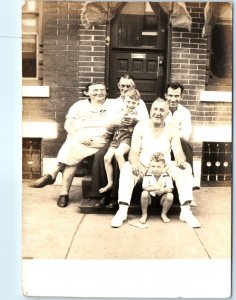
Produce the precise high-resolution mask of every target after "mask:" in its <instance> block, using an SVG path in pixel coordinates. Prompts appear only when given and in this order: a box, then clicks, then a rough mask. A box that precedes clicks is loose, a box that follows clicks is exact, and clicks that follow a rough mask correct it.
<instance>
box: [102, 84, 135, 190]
mask: <svg viewBox="0 0 236 300" xmlns="http://www.w3.org/2000/svg"><path fill="white" fill-rule="evenodd" d="M139 99H140V93H139V91H138V90H136V89H130V90H128V91H127V92H126V93H125V97H124V107H123V109H122V111H121V114H122V115H123V116H124V120H126V118H127V119H129V118H132V119H133V122H132V125H131V126H127V125H125V122H124V123H122V124H121V125H120V126H119V127H114V126H113V125H112V124H111V125H109V126H108V127H107V131H108V133H109V134H110V135H113V139H112V142H111V144H110V147H109V149H108V150H107V153H106V154H105V156H104V163H105V170H106V174H107V185H106V186H105V187H103V188H101V189H100V190H99V193H105V192H106V191H108V190H109V189H111V187H112V185H113V167H112V159H113V157H114V156H115V158H116V160H117V162H118V166H119V169H121V167H122V165H123V164H124V162H125V158H124V155H125V154H126V153H128V152H129V150H130V144H131V137H132V133H133V129H134V126H135V125H136V123H137V122H138V121H139V115H138V112H137V110H136V108H137V106H138V104H139Z"/></svg>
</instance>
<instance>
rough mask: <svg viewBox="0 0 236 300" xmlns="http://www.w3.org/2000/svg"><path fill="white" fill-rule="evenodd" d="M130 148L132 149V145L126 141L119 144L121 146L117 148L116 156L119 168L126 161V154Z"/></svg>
mask: <svg viewBox="0 0 236 300" xmlns="http://www.w3.org/2000/svg"><path fill="white" fill-rule="evenodd" d="M129 150H130V146H129V145H128V144H126V143H121V144H120V145H119V147H118V148H117V149H116V152H115V157H116V160H117V162H118V165H119V169H121V168H122V166H123V164H124V163H125V158H124V155H125V154H126V153H128V152H129Z"/></svg>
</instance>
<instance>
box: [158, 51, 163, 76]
mask: <svg viewBox="0 0 236 300" xmlns="http://www.w3.org/2000/svg"><path fill="white" fill-rule="evenodd" d="M163 66H164V57H163V56H158V57H157V77H158V76H163Z"/></svg>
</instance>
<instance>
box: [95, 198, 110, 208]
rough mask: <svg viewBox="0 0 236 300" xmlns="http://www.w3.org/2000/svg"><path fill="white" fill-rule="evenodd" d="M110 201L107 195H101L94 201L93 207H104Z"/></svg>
mask: <svg viewBox="0 0 236 300" xmlns="http://www.w3.org/2000/svg"><path fill="white" fill-rule="evenodd" d="M109 202H110V199H109V198H107V197H102V198H101V199H100V200H99V201H98V203H96V204H95V205H94V206H95V207H105V206H107V205H108V203H109Z"/></svg>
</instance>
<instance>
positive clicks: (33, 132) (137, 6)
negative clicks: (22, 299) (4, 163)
mask: <svg viewBox="0 0 236 300" xmlns="http://www.w3.org/2000/svg"><path fill="white" fill-rule="evenodd" d="M21 5H22V8H21V13H22V15H21V33H22V49H21V51H22V53H21V54H22V124H21V125H22V200H21V201H22V293H23V295H24V296H38V297H39V296H47V297H50V296H53V297H56V296H61V297H100V298H101V297H102V298H105V297H122V298H128V297H133V298H134V297H138V298H153V297H155V298H167V297H170V298H178V297H182V298H188V297H190V298H228V297H230V295H231V289H232V286H231V280H232V278H231V272H232V234H233V233H232V73H233V60H232V52H233V51H232V49H233V35H232V32H233V29H232V27H233V19H232V18H233V17H232V16H233V8H232V2H213V1H209V2H197V1H194V2H165V1H164V2H163V1H161V2H157V1H151V2H142V1H136V2H133V1H128V2H124V1H120V2H115V1H110V2H107V1H103V2H101V1H87V2H86V1H76V0H74V1H72V0H71V1H69V0H68V1H67V0H64V1H61V0H57V1H55V0H22V4H21Z"/></svg>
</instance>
